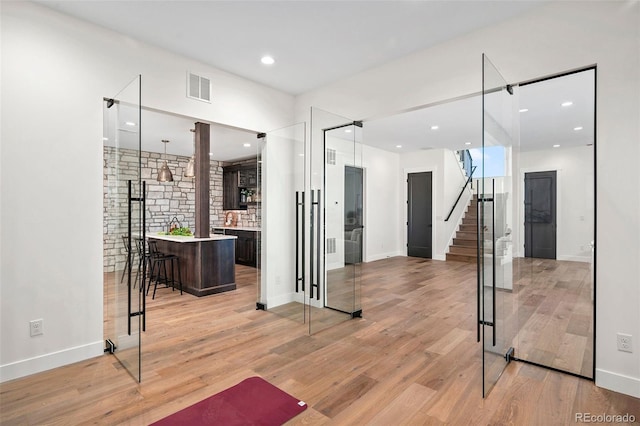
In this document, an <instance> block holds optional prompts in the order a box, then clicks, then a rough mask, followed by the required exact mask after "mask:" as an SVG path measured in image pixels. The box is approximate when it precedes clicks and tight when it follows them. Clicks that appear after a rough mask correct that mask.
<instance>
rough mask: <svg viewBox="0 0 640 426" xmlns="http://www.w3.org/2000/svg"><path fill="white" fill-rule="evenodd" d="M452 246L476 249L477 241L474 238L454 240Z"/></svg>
mask: <svg viewBox="0 0 640 426" xmlns="http://www.w3.org/2000/svg"><path fill="white" fill-rule="evenodd" d="M453 245H456V246H462V247H478V240H477V239H475V238H458V237H456V238H454V239H453Z"/></svg>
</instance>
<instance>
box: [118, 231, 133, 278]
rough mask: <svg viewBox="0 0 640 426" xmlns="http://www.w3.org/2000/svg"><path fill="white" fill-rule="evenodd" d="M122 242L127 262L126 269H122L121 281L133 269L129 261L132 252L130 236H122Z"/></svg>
mask: <svg viewBox="0 0 640 426" xmlns="http://www.w3.org/2000/svg"><path fill="white" fill-rule="evenodd" d="M122 244H124V254H125V259H126V261H125V263H124V269H123V270H122V277H120V283H122V281H124V276H125V274H126V273H127V272H128V271H129V269H131V263H130V262H129V253H130V252H131V242H130V241H129V237H128V236H126V235H123V236H122ZM131 258H132V259H131V260H133V254H132V255H131Z"/></svg>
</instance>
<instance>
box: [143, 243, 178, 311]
mask: <svg viewBox="0 0 640 426" xmlns="http://www.w3.org/2000/svg"><path fill="white" fill-rule="evenodd" d="M148 244H149V256H148V260H149V286H148V287H147V295H148V294H149V289H150V288H151V280H152V279H154V278H155V284H154V286H153V296H152V297H151V298H152V299H155V298H156V289H157V288H158V282H159V281H162V282H164V284H165V286H166V287H169V283H171V289H172V291H173V290H175V288H176V287H175V284H176V280H175V277H174V261H175V263H176V264H177V266H178V284H180V295H182V274H181V273H180V258H179V257H178V256H176V255H175V254H167V253H161V252H160V251H158V246H157V244H156V241H153V240H150V241H148ZM167 262H169V263H170V264H171V280H169V276H168V274H167ZM156 268H157V269H156Z"/></svg>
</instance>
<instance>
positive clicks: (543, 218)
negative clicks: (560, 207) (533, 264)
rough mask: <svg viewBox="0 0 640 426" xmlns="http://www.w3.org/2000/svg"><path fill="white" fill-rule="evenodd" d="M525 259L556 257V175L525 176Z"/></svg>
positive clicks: (544, 173) (529, 174) (552, 173)
mask: <svg viewBox="0 0 640 426" xmlns="http://www.w3.org/2000/svg"><path fill="white" fill-rule="evenodd" d="M524 256H525V257H535V258H540V259H555V258H556V172H555V171H548V172H532V173H525V175H524Z"/></svg>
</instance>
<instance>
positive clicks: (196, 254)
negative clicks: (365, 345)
mask: <svg viewBox="0 0 640 426" xmlns="http://www.w3.org/2000/svg"><path fill="white" fill-rule="evenodd" d="M147 237H148V238H149V239H153V240H155V241H156V244H157V247H158V250H159V251H160V252H162V253H166V254H174V255H176V256H178V258H179V259H180V269H181V278H182V288H183V290H184V291H186V292H187V293H190V294H193V295H195V296H198V297H200V296H207V295H209V294H214V293H222V292H224V291H230V290H235V289H236V272H235V246H236V242H235V240H236V238H237V237H236V236H233V235H212V236H211V237H208V238H195V237H184V236H177V235H158V234H149V235H147Z"/></svg>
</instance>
